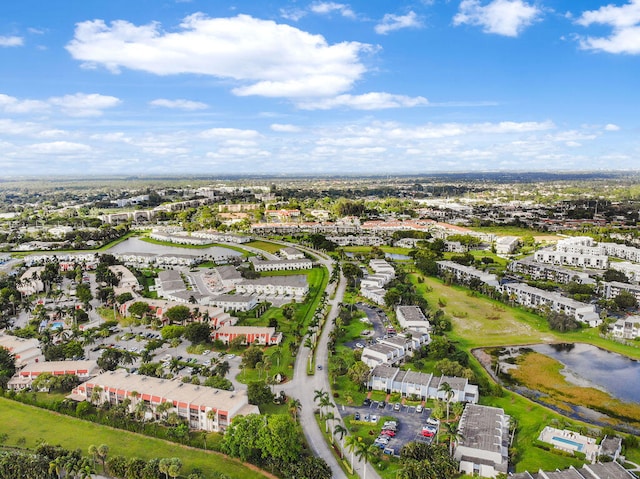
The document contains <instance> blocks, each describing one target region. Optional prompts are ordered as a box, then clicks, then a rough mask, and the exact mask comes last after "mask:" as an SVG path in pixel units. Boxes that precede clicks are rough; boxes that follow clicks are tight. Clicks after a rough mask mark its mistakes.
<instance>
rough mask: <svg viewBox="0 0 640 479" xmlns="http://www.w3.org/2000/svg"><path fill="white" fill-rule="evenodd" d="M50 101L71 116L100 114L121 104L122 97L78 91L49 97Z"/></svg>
mask: <svg viewBox="0 0 640 479" xmlns="http://www.w3.org/2000/svg"><path fill="white" fill-rule="evenodd" d="M48 102H49V103H50V104H52V105H56V106H58V107H60V109H61V110H62V111H63V112H64V113H66V114H67V115H69V116H81V117H86V116H100V115H102V114H103V110H105V109H107V108H113V107H114V106H116V105H118V104H120V99H118V98H116V97H114V96H108V95H100V94H99V93H76V94H74V95H65V96H61V97H52V98H49V100H48Z"/></svg>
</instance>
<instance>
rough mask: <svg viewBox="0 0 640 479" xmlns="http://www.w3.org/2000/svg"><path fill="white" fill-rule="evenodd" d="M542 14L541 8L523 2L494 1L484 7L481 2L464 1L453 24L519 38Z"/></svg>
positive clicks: (474, 0)
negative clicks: (475, 26) (466, 25)
mask: <svg viewBox="0 0 640 479" xmlns="http://www.w3.org/2000/svg"><path fill="white" fill-rule="evenodd" d="M541 13H542V12H541V10H540V9H539V8H537V7H536V6H534V5H529V4H528V3H526V2H524V1H522V0H492V1H491V2H489V3H488V4H487V5H484V6H483V5H481V4H480V0H463V1H462V2H460V10H459V11H458V13H457V14H456V16H455V17H453V24H454V25H462V24H468V25H477V26H480V27H482V30H483V31H484V32H486V33H496V34H498V35H504V36H507V37H517V36H518V35H519V34H520V33H522V31H523V30H524V29H525V28H526V27H528V26H530V25H531V24H532V23H533V22H534V21H535V20H537V19H538V17H539V16H540V14H541Z"/></svg>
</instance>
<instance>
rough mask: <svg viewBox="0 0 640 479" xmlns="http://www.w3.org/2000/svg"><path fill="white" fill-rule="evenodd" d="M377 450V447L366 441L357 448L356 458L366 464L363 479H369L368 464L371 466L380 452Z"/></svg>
mask: <svg viewBox="0 0 640 479" xmlns="http://www.w3.org/2000/svg"><path fill="white" fill-rule="evenodd" d="M376 449H377V448H376V447H375V446H373V445H370V444H369V443H367V442H364V441H362V442H359V443H358V446H357V447H356V456H358V459H360V460H361V461H362V462H364V468H363V469H364V473H363V474H362V479H367V464H369V462H370V461H371V459H373V458H374V457H375V455H376V452H378V451H377V450H376Z"/></svg>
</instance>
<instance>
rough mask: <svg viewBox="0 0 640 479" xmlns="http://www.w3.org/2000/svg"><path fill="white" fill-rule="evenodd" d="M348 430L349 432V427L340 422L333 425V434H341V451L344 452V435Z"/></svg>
mask: <svg viewBox="0 0 640 479" xmlns="http://www.w3.org/2000/svg"><path fill="white" fill-rule="evenodd" d="M347 432H349V431H348V430H347V428H346V427H344V426H343V425H342V424H340V423H337V424H336V425H335V426H333V435H334V436H335V435H339V436H340V451H341V452H342V454H344V435H345V434H346V433H347Z"/></svg>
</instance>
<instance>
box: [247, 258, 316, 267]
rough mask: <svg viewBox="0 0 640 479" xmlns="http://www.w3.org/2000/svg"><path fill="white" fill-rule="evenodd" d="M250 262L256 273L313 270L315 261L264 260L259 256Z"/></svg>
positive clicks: (305, 259)
mask: <svg viewBox="0 0 640 479" xmlns="http://www.w3.org/2000/svg"><path fill="white" fill-rule="evenodd" d="M249 261H250V262H251V264H252V265H253V269H254V270H256V271H295V270H298V269H311V268H313V261H311V260H310V259H308V258H301V259H276V260H262V259H260V258H258V257H257V256H252V257H251V258H249Z"/></svg>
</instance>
